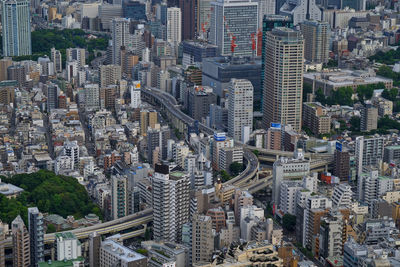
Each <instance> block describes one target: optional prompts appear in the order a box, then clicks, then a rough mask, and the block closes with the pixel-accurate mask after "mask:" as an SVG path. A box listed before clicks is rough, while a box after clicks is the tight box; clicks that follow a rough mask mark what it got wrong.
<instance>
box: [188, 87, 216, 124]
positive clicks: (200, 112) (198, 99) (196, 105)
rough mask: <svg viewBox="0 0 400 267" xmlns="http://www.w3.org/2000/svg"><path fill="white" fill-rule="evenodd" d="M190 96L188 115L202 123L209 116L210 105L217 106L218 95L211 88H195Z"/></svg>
mask: <svg viewBox="0 0 400 267" xmlns="http://www.w3.org/2000/svg"><path fill="white" fill-rule="evenodd" d="M188 94H189V96H188V113H189V116H190V117H192V118H193V119H195V120H198V121H202V119H204V118H206V117H207V116H208V115H209V111H210V105H212V104H217V95H216V94H215V93H214V92H213V89H212V88H211V87H208V86H195V87H193V88H190V89H189V93H188Z"/></svg>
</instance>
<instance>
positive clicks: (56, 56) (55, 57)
mask: <svg viewBox="0 0 400 267" xmlns="http://www.w3.org/2000/svg"><path fill="white" fill-rule="evenodd" d="M50 53H51V61H52V62H53V63H54V72H55V73H59V72H62V60H61V52H60V51H59V50H56V49H55V48H54V47H53V48H52V49H51V51H50Z"/></svg>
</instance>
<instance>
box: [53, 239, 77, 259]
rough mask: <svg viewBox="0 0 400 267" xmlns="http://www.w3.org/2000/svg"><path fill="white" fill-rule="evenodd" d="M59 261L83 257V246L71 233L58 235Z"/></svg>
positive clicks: (57, 251) (57, 252)
mask: <svg viewBox="0 0 400 267" xmlns="http://www.w3.org/2000/svg"><path fill="white" fill-rule="evenodd" d="M55 235H56V256H57V261H64V260H75V259H77V258H79V257H81V256H82V245H81V242H79V240H78V239H77V238H76V236H75V235H74V234H73V233H71V232H62V233H56V234H55Z"/></svg>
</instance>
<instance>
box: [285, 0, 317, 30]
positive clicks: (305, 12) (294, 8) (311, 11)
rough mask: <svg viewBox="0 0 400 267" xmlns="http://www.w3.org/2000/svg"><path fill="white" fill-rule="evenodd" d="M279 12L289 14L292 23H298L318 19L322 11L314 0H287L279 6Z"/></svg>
mask: <svg viewBox="0 0 400 267" xmlns="http://www.w3.org/2000/svg"><path fill="white" fill-rule="evenodd" d="M279 2H280V1H279ZM279 14H281V15H284V16H291V17H292V18H293V23H294V25H298V24H300V23H302V22H303V21H305V20H318V21H320V20H321V19H322V11H321V9H320V8H319V7H318V6H317V4H316V3H315V0H297V1H293V0H287V1H286V3H284V4H283V5H282V7H281V8H280V11H279Z"/></svg>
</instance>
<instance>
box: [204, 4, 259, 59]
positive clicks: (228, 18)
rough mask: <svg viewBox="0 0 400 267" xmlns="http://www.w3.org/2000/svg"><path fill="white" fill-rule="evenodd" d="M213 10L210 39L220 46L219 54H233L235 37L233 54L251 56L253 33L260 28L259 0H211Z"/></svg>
mask: <svg viewBox="0 0 400 267" xmlns="http://www.w3.org/2000/svg"><path fill="white" fill-rule="evenodd" d="M211 10H212V12H211V21H210V38H209V40H210V42H211V43H212V44H215V45H217V46H218V53H219V55H222V56H229V55H232V50H231V39H232V38H234V40H232V41H234V43H235V44H236V48H234V53H233V54H234V55H237V56H246V55H247V56H251V55H252V54H253V50H252V47H251V45H250V44H249V43H251V35H252V34H257V30H258V1H253V0H241V1H238V0H217V1H215V2H211Z"/></svg>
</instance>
